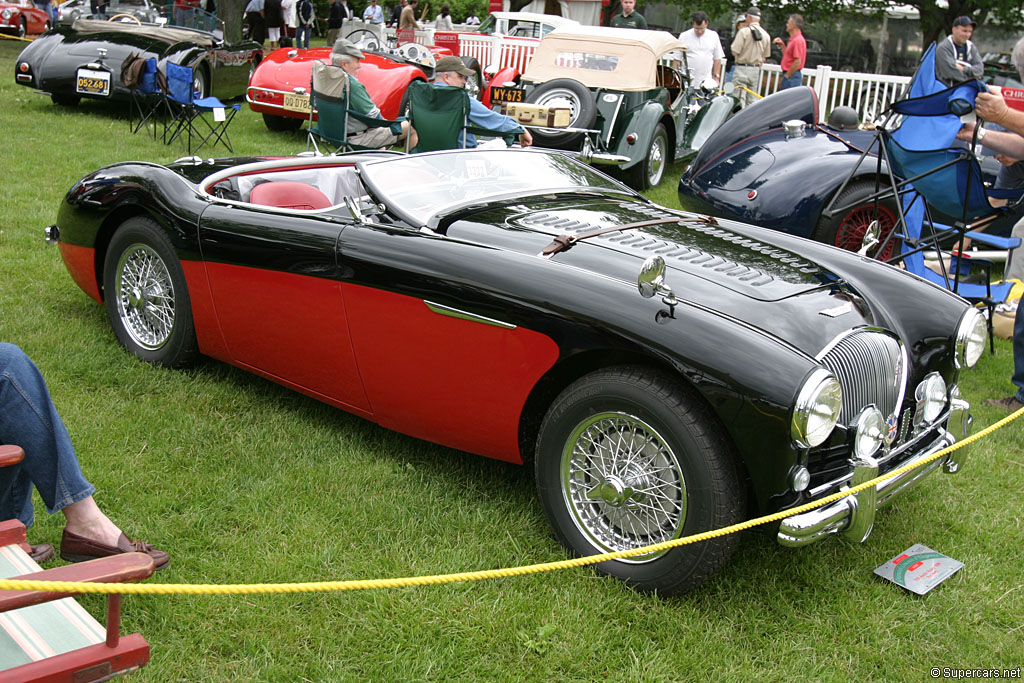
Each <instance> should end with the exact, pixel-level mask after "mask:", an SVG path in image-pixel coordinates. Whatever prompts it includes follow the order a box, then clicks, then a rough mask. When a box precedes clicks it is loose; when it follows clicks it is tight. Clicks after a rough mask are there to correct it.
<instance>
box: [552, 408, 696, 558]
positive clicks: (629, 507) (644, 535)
mask: <svg viewBox="0 0 1024 683" xmlns="http://www.w3.org/2000/svg"><path fill="white" fill-rule="evenodd" d="M561 480H562V481H561V483H562V486H561V488H562V493H563V496H564V499H565V504H566V507H567V508H568V509H569V511H570V512H571V514H572V518H573V522H574V523H575V524H576V527H577V528H578V529H579V531H580V532H582V533H583V534H584V536H586V537H587V539H588V540H589V541H590V542H591V543H593V544H594V546H595V547H597V548H600V549H602V550H603V551H605V552H608V551H618V550H628V549H632V548H640V547H643V546H647V545H652V544H654V543H661V542H664V541H669V540H672V539H674V538H678V537H679V536H680V535H681V534H682V530H683V524H684V522H685V520H686V482H685V480H684V478H683V472H682V468H681V466H680V463H679V459H678V457H677V456H676V454H675V453H674V452H673V450H672V448H671V447H670V446H669V445H668V443H667V442H666V441H665V439H664V438H663V437H662V436H661V435H660V434H659V433H658V432H657V431H656V430H655V429H654V428H653V427H651V426H650V425H649V424H647V423H646V422H644V421H643V420H642V419H640V418H638V417H636V416H633V415H629V414H626V413H622V412H603V413H598V414H595V415H592V416H590V417H588V418H587V419H585V420H583V421H582V422H580V423H579V424H578V425H577V426H576V427H575V428H574V429H573V430H572V432H571V434H570V435H569V438H568V439H567V440H566V443H565V447H564V449H563V451H562V457H561ZM667 552H669V550H661V551H658V552H654V553H650V554H647V555H640V556H637V557H632V558H627V559H623V560H619V561H620V562H629V563H644V562H651V561H653V560H655V559H657V558H659V557H661V556H662V555H664V554H665V553H667Z"/></svg>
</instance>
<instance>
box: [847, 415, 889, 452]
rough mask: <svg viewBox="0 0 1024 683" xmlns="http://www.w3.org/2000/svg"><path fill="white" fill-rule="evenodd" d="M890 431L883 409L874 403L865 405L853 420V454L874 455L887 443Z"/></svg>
mask: <svg viewBox="0 0 1024 683" xmlns="http://www.w3.org/2000/svg"><path fill="white" fill-rule="evenodd" d="M888 433H889V429H888V424H886V421H885V416H884V415H882V411H880V410H879V409H878V408H876V407H875V406H874V405H869V406H867V407H865V408H864V409H863V410H861V411H860V413H858V414H857V417H856V418H855V419H854V421H853V455H854V457H855V458H860V459H864V458H870V457H873V456H874V455H875V454H876V453H878V451H880V450H881V449H882V447H883V446H884V445H885V442H886V440H887V437H888Z"/></svg>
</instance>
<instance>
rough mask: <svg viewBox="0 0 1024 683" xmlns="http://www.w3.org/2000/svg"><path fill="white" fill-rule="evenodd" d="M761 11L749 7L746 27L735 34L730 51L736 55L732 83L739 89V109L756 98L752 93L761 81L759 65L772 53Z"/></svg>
mask: <svg viewBox="0 0 1024 683" xmlns="http://www.w3.org/2000/svg"><path fill="white" fill-rule="evenodd" d="M760 21H761V10H759V9H758V8H757V7H751V8H750V9H748V10H747V25H746V26H744V27H743V28H741V29H740V30H739V31H737V32H736V37H735V38H733V40H732V46H731V48H730V49H731V50H732V53H733V54H734V55H736V71H735V73H734V74H733V77H732V82H733V83H735V84H736V87H737V88H739V91H740V93H739V98H740V107H746V106H747V105H748V104H752V103H753V102H754V101H755V100H756V99H757V98H756V97H755V95H754V93H756V92H757V89H758V81H760V79H761V65H762V64H764V60H766V59H768V55H770V54H771V53H772V41H771V38H769V37H768V33H767V32H766V31H765V30H764V29H763V28H761V24H760Z"/></svg>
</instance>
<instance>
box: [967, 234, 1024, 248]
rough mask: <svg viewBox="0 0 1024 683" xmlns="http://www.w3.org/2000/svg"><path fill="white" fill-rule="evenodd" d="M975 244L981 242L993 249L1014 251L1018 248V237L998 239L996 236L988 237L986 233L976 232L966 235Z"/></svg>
mask: <svg viewBox="0 0 1024 683" xmlns="http://www.w3.org/2000/svg"><path fill="white" fill-rule="evenodd" d="M967 236H968V237H970V238H971V239H972V240H974V241H975V242H981V243H982V244H984V245H987V246H990V247H995V248H996V249H1016V248H1017V247H1019V246H1020V238H1019V237H998V236H996V235H990V234H988V233H987V232H978V231H976V230H972V231H971V232H969V233H967Z"/></svg>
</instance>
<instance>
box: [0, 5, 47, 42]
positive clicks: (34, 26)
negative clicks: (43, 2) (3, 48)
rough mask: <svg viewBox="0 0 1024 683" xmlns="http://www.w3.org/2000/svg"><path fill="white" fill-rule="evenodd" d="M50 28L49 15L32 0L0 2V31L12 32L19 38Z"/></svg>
mask: <svg viewBox="0 0 1024 683" xmlns="http://www.w3.org/2000/svg"><path fill="white" fill-rule="evenodd" d="M49 30H50V15H49V14H47V13H46V12H44V11H43V10H41V9H39V8H37V7H36V6H35V5H34V4H32V0H10V1H9V2H0V33H13V34H14V35H16V36H18V37H19V38H24V37H25V36H27V35H28V34H30V33H32V34H40V33H46V32H47V31H49Z"/></svg>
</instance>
